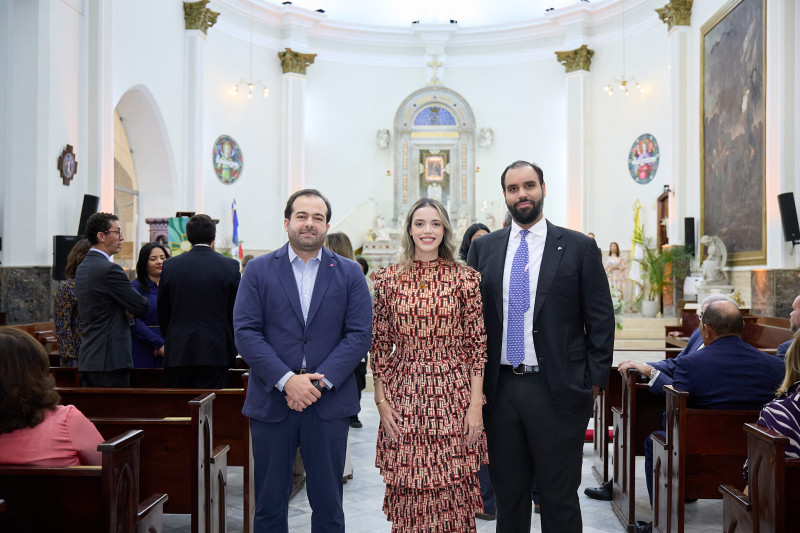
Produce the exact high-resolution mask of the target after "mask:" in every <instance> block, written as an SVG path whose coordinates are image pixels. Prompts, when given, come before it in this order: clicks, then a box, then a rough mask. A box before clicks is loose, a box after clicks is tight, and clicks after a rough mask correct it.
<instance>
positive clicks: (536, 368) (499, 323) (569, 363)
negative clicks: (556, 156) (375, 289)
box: [467, 161, 614, 533]
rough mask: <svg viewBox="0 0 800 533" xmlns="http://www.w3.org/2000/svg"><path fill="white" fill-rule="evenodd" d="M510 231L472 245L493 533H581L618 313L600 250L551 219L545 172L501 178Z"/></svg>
mask: <svg viewBox="0 0 800 533" xmlns="http://www.w3.org/2000/svg"><path fill="white" fill-rule="evenodd" d="M500 184H501V186H502V189H503V196H504V197H505V201H506V205H507V206H508V210H509V211H510V212H511V215H512V218H513V221H512V224H511V225H510V226H509V227H506V228H503V229H501V230H499V231H495V232H493V233H490V234H488V235H484V236H483V237H481V238H480V239H477V240H476V241H475V242H473V243H472V246H471V247H470V250H469V256H468V258H467V264H469V265H470V266H472V267H473V268H475V269H476V270H478V271H479V272H480V273H481V294H482V297H483V314H484V321H485V323H486V333H487V341H488V346H487V351H488V359H487V363H486V374H485V378H484V393H485V394H486V402H487V403H486V405H485V408H484V420H485V426H486V435H487V437H488V444H489V472H490V475H491V479H492V484H493V485H494V488H495V493H496V496H497V531H498V532H503V533H507V532H522V531H526V532H527V531H530V522H531V484H532V482H533V478H534V474H535V475H536V479H537V482H538V484H539V497H540V503H541V517H542V531H550V532H557V533H570V532H575V533H578V532H580V531H581V530H582V520H581V510H580V502H579V499H578V494H577V491H578V488H579V486H580V482H581V463H582V459H583V441H584V436H585V433H586V427H587V425H588V423H589V418H590V416H591V413H592V404H593V400H594V397H595V396H596V395H597V393H598V392H599V390H600V388H601V387H603V386H604V385H605V383H606V380H607V379H608V374H609V372H610V370H611V361H612V352H613V346H614V310H613V307H612V304H611V295H610V292H609V289H608V280H607V278H606V274H605V271H604V270H603V265H602V262H601V260H600V251H599V250H598V248H597V245H596V244H595V242H594V240H592V239H590V238H589V237H587V236H585V235H583V234H581V233H578V232H575V231H571V230H568V229H565V228H561V227H558V226H555V225H553V224H551V223H549V222H548V221H546V220H545V219H544V216H543V214H542V207H543V204H544V198H545V196H546V189H545V184H544V174H543V172H542V169H541V168H539V167H538V166H536V165H533V164H531V163H528V162H527V161H516V162H515V163H512V164H511V165H510V166H509V167H508V168H506V169H505V171H503V174H502V176H501V178H500Z"/></svg>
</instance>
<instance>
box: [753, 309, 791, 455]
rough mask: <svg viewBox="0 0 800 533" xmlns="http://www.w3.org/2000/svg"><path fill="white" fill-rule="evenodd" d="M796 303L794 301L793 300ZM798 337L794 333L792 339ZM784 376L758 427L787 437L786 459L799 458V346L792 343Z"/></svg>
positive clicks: (759, 419)
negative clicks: (763, 427) (760, 426)
mask: <svg viewBox="0 0 800 533" xmlns="http://www.w3.org/2000/svg"><path fill="white" fill-rule="evenodd" d="M795 301H796V300H795ZM798 337H800V332H795V334H794V339H792V340H797V338H798ZM784 366H785V368H786V374H785V375H784V378H783V383H782V384H781V386H780V387H778V391H777V397H776V398H775V399H774V400H772V401H771V402H769V403H768V404H767V405H765V406H764V409H762V410H761V416H760V417H759V418H758V423H759V425H762V426H765V427H768V428H769V429H772V430H775V431H777V432H778V433H780V434H781V435H783V436H785V437H788V439H789V445H788V446H786V457H788V458H792V459H797V458H800V345H798V343H796V342H794V343H792V344H791V346H790V347H789V350H788V351H787V352H786V359H785V361H784Z"/></svg>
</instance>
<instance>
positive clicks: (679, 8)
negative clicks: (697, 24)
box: [656, 0, 693, 30]
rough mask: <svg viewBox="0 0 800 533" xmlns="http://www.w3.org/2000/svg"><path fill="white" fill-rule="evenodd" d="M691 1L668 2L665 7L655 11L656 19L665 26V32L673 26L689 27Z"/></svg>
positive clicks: (677, 0) (675, 0)
mask: <svg viewBox="0 0 800 533" xmlns="http://www.w3.org/2000/svg"><path fill="white" fill-rule="evenodd" d="M692 2H693V0H670V1H669V3H668V4H667V5H665V6H664V7H662V8H659V9H656V13H658V18H660V19H661V22H663V23H664V24H666V25H667V30H671V29H672V28H673V27H675V26H689V25H690V24H691V19H692Z"/></svg>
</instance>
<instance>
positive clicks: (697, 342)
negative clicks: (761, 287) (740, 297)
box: [583, 294, 736, 501]
mask: <svg viewBox="0 0 800 533" xmlns="http://www.w3.org/2000/svg"><path fill="white" fill-rule="evenodd" d="M723 300H724V301H726V302H730V303H732V304H734V305H736V302H734V301H733V299H732V298H730V297H729V296H725V295H724V294H710V295H708V296H706V297H705V298H703V301H702V302H701V303H700V318H702V317H703V312H704V311H705V310H706V308H707V307H708V306H709V305H710V304H711V303H712V302H718V301H723ZM702 347H703V338H702V336H701V335H700V327H698V328H697V329H696V330H694V331H693V332H692V335H691V336H690V337H689V342H688V343H687V344H686V348H684V349H683V351H681V352H680V353H679V354H678V355H676V356H675V357H669V358H666V359H662V360H661V361H654V362H652V363H640V362H638V361H631V360H628V361H623V362H622V363H621V364H620V365H619V368H618V370H619V373H620V374H621V375H622V379H626V378H627V376H628V370H630V369H632V368H634V369H636V370H638V371H639V373H640V374H641V375H642V376H645V377H647V378H649V379H650V381H648V382H647V384H648V386H649V387H650V389H649V390H650V392H652V393H653V394H657V395H659V396H664V385H672V378H673V376H674V375H675V368H676V367H677V365H678V360H679V358H680V357H683V356H684V355H688V354H690V353H693V352H696V351H697V350H699V349H701V348H702ZM613 486H614V480H613V479H609V480H608V481H606V482H605V483H603V484H602V485H600V486H599V487H587V488H585V489H584V490H583V493H584V494H586V495H587V496H588V497H589V498H591V499H593V500H602V501H611V499H612V497H613V489H612V487H613Z"/></svg>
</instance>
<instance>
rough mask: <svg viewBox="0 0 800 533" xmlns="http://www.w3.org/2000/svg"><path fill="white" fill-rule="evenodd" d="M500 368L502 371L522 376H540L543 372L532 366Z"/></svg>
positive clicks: (502, 366) (504, 366)
mask: <svg viewBox="0 0 800 533" xmlns="http://www.w3.org/2000/svg"><path fill="white" fill-rule="evenodd" d="M500 368H501V369H502V370H505V371H506V372H513V373H514V374H517V375H520V376H521V375H522V374H538V373H539V372H541V370H539V367H538V366H531V365H519V366H511V365H500Z"/></svg>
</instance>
